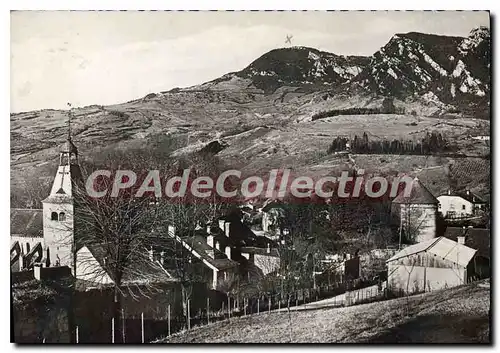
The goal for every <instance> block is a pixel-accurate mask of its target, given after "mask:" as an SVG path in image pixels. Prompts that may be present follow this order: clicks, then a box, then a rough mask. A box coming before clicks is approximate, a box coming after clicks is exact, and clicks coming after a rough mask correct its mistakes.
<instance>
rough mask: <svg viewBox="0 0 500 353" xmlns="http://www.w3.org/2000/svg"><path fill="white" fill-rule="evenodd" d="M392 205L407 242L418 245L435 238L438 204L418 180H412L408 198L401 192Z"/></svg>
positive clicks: (403, 191)
mask: <svg viewBox="0 0 500 353" xmlns="http://www.w3.org/2000/svg"><path fill="white" fill-rule="evenodd" d="M392 203H393V205H394V206H395V210H396V211H397V212H398V217H399V221H400V227H401V232H402V234H403V235H404V236H405V238H406V240H407V241H410V242H413V243H419V242H422V241H426V240H429V239H433V238H434V237H435V236H436V228H437V209H438V203H439V202H438V200H437V199H436V198H435V197H434V196H433V195H432V194H431V192H430V191H429V190H427V188H426V187H425V186H424V185H423V184H422V183H421V182H420V180H419V179H418V178H415V179H413V182H412V185H411V192H410V194H409V195H408V196H405V190H402V191H401V192H400V193H399V195H398V196H396V198H395V199H394V200H393V201H392Z"/></svg>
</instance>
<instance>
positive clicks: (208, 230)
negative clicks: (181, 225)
mask: <svg viewBox="0 0 500 353" xmlns="http://www.w3.org/2000/svg"><path fill="white" fill-rule="evenodd" d="M207 234H210V225H208V226H207Z"/></svg>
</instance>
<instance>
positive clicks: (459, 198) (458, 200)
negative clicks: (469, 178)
mask: <svg viewBox="0 0 500 353" xmlns="http://www.w3.org/2000/svg"><path fill="white" fill-rule="evenodd" d="M437 199H438V201H439V208H438V210H439V212H440V213H441V214H442V215H443V217H445V218H463V217H470V216H474V215H476V214H477V213H478V211H480V210H484V209H485V207H486V201H484V200H483V199H482V198H481V197H479V196H477V195H476V194H473V193H472V192H471V191H470V190H466V191H465V192H463V193H454V192H452V191H451V190H448V193H447V194H445V195H440V196H438V198H437Z"/></svg>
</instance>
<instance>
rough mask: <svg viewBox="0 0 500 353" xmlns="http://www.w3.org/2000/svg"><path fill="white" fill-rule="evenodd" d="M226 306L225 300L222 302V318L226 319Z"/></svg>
mask: <svg viewBox="0 0 500 353" xmlns="http://www.w3.org/2000/svg"><path fill="white" fill-rule="evenodd" d="M224 310H225V307H224V301H223V302H222V319H224V316H225V315H226V314H225V313H224Z"/></svg>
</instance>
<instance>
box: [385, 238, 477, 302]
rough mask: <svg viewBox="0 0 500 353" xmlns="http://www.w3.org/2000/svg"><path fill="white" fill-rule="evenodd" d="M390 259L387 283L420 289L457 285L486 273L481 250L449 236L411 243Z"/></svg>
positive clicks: (392, 286) (400, 288)
mask: <svg viewBox="0 0 500 353" xmlns="http://www.w3.org/2000/svg"><path fill="white" fill-rule="evenodd" d="M386 263H387V272H388V273H387V277H388V283H387V287H388V288H389V289H390V290H392V291H403V292H405V293H408V294H411V293H418V292H423V291H432V290H437V289H442V288H449V287H455V286H459V285H462V284H466V283H469V282H470V281H471V280H473V279H476V278H479V277H484V275H485V273H484V271H483V268H482V264H481V261H480V259H478V257H477V250H475V249H472V248H470V247H468V246H466V245H464V244H463V243H461V242H456V241H453V240H450V239H448V238H445V237H438V238H433V239H429V240H426V241H423V242H420V243H418V244H414V245H410V246H408V247H405V248H403V249H402V250H401V251H399V252H398V253H396V254H395V255H394V256H392V257H391V258H390V259H388V260H387V261H386Z"/></svg>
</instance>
